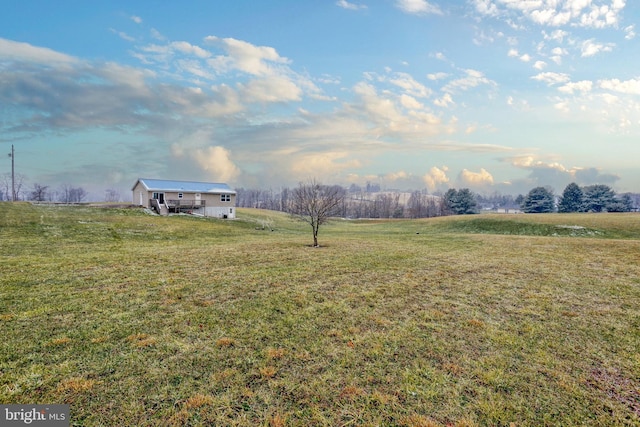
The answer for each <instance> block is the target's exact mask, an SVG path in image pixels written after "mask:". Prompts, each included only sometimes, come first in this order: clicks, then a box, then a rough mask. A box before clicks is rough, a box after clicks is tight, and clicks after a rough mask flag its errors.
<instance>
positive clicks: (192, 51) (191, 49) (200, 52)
mask: <svg viewBox="0 0 640 427" xmlns="http://www.w3.org/2000/svg"><path fill="white" fill-rule="evenodd" d="M170 46H171V47H172V48H173V49H175V50H176V51H178V52H181V53H184V54H186V55H194V56H197V57H198V58H208V57H210V56H211V53H210V52H209V51H207V50H205V49H203V48H201V47H199V46H195V45H192V44H191V43H187V42H172V43H171V44H170Z"/></svg>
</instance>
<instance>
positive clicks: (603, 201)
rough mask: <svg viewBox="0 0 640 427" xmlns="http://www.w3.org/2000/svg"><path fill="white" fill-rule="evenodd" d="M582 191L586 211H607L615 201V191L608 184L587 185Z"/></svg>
mask: <svg viewBox="0 0 640 427" xmlns="http://www.w3.org/2000/svg"><path fill="white" fill-rule="evenodd" d="M583 191H584V208H585V210H586V211H587V212H607V211H608V210H609V208H611V207H613V205H614V203H615V202H616V193H615V192H614V191H613V190H612V189H611V187H609V186H608V185H603V184H596V185H589V186H587V187H584V189H583Z"/></svg>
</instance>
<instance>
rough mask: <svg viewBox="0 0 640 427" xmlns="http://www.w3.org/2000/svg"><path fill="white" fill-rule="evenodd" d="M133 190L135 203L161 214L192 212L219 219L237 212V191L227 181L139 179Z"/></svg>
mask: <svg viewBox="0 0 640 427" xmlns="http://www.w3.org/2000/svg"><path fill="white" fill-rule="evenodd" d="M131 191H132V192H133V203H134V204H138V205H140V206H144V207H146V208H149V209H153V210H155V211H156V212H157V213H159V214H160V215H169V214H170V213H189V214H194V215H202V216H208V217H216V218H235V215H236V213H235V206H236V192H235V191H234V190H232V189H231V187H229V186H228V185H227V184H222V183H215V182H193V181H170V180H164V179H147V178H139V179H138V180H137V181H136V183H135V185H134V186H133V188H132V189H131Z"/></svg>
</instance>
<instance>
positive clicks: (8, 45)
mask: <svg viewBox="0 0 640 427" xmlns="http://www.w3.org/2000/svg"><path fill="white" fill-rule="evenodd" d="M0 59H2V60H9V61H22V62H32V63H38V64H41V65H43V66H47V67H50V66H61V65H72V64H78V63H79V62H80V61H79V60H78V59H76V58H74V57H73V56H70V55H66V54H64V53H59V52H56V51H54V50H51V49H48V48H45V47H37V46H33V45H30V44H28V43H22V42H15V41H12V40H7V39H3V38H0Z"/></svg>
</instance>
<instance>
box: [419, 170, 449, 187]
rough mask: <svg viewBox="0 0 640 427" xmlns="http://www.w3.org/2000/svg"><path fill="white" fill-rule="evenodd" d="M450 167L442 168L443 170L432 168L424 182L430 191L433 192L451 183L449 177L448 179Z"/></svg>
mask: <svg viewBox="0 0 640 427" xmlns="http://www.w3.org/2000/svg"><path fill="white" fill-rule="evenodd" d="M448 170H449V168H448V167H446V166H442V168H438V167H436V166H434V167H432V168H431V169H430V170H429V172H427V173H426V174H425V175H424V176H423V177H422V180H423V181H424V184H425V186H426V187H427V189H428V190H429V191H433V190H435V189H437V188H438V187H439V186H440V185H441V184H446V183H448V182H449V177H447V171H448Z"/></svg>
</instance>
